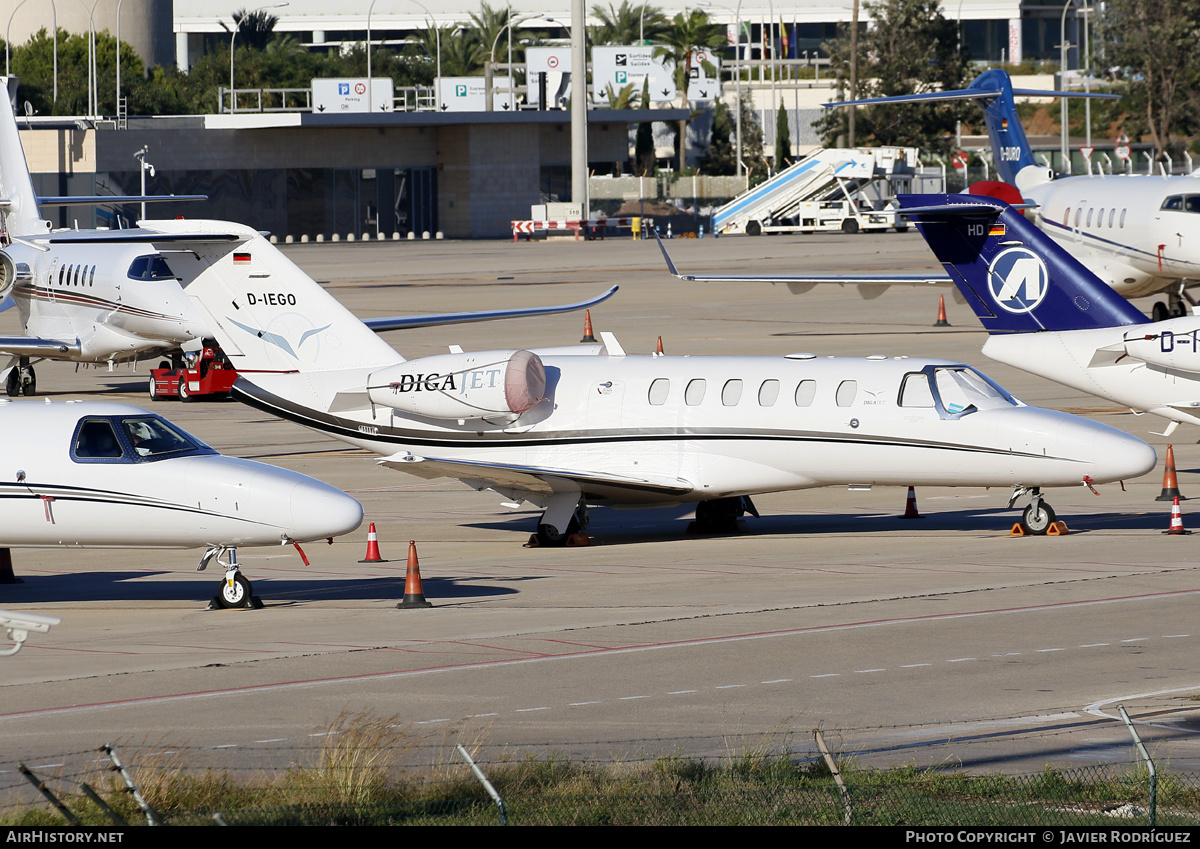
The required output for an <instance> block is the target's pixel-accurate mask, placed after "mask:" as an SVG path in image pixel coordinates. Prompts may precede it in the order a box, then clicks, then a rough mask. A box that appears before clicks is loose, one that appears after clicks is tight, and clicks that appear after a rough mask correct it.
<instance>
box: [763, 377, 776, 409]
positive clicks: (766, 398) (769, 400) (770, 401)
mask: <svg viewBox="0 0 1200 849" xmlns="http://www.w3.org/2000/svg"><path fill="white" fill-rule="evenodd" d="M778 398H779V381H778V380H764V381H763V382H762V386H760V387H758V406H760V407H774V406H775V401H776V400H777V399H778Z"/></svg>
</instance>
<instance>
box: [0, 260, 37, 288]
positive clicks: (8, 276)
mask: <svg viewBox="0 0 1200 849" xmlns="http://www.w3.org/2000/svg"><path fill="white" fill-rule="evenodd" d="M32 279H33V274H32V272H30V270H29V266H28V265H27V264H26V263H24V262H15V261H14V260H13V258H12V257H11V256H9V255H8V254H6V253H4V252H3V251H0V300H3V299H4V298H7V297H8V296H9V293H11V292H12V288H13V286H14V285H16V283H17V281H18V280H24V281H29V280H32Z"/></svg>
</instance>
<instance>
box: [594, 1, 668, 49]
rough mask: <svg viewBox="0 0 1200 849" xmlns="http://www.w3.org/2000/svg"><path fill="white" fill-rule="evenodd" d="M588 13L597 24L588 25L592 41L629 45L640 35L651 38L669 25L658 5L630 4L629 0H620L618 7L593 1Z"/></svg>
mask: <svg viewBox="0 0 1200 849" xmlns="http://www.w3.org/2000/svg"><path fill="white" fill-rule="evenodd" d="M592 16H593V17H594V18H597V19H598V20H599V21H600V24H599V25H598V26H594V27H589V28H588V41H590V42H591V43H592V44H615V45H631V44H637V43H639V42H640V41H641V40H642V39H643V38H646V39H647V40H650V41H653V40H654V39H655V38H656V37H658V36H659V35H661V34H662V33H663V32H665V31H666V29H667V27H668V26H669V24H668V23H667V17H666V15H664V14H663V12H662V9H659V8H658V7H656V6H642V5H637V4H633V5H631V4H630V3H629V0H621V5H620V7H614V6H613V5H612V4H611V3H609V4H608V8H607V9H605V8H604V7H603V6H601V5H600V4H598V3H597V4H596V5H595V6H593V7H592Z"/></svg>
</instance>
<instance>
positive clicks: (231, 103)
mask: <svg viewBox="0 0 1200 849" xmlns="http://www.w3.org/2000/svg"><path fill="white" fill-rule="evenodd" d="M286 5H287V3H272V4H271V5H269V6H259V7H258V8H257V9H251V10H250V11H248V12H246V14H244V15H242V17H241V20H239V21H238V22H237V25H236V26H235V27H234V28H233V35H231V36H230V37H229V114H230V115H232V114H233V113H234V110H235V107H236V106H237V95H236V94H235V93H234V90H233V45H234V42H236V41H237V34H238V30H239V29H241V28H242V24H243V23H245V21H246V18H248V17H250V16H251V15H253V14H254V13H255V12H263V11H266V10H267V9H282V8H283V7H284V6H286Z"/></svg>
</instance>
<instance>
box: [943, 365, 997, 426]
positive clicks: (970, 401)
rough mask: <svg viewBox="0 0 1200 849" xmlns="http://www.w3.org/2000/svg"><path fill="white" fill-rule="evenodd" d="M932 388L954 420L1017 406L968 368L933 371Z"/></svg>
mask: <svg viewBox="0 0 1200 849" xmlns="http://www.w3.org/2000/svg"><path fill="white" fill-rule="evenodd" d="M933 384H934V387H935V389H936V390H937V394H938V400H939V401H940V402H941V406H942V408H943V409H944V410H945V411H946V413H948V414H950V415H951V416H955V417H957V416H963V415H966V414H967V413H973V412H975V411H977V410H993V409H996V408H998V407H1015V406H1017V402H1016V400H1015V399H1014V398H1013V397H1012V396H1011V395H1009V394H1008V393H1007V392H1005V391H1004V390H1003V389H1001V388H1000V387H999V386H997V385H996V384H994V383H992V382H991V381H990V380H988V379H987V378H985V377H984V376H983V375H981V374H980V373H979V372H977V371H975V370H974V369H969V368H966V367H965V366H964V367H949V368H936V369H934V372H933Z"/></svg>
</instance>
